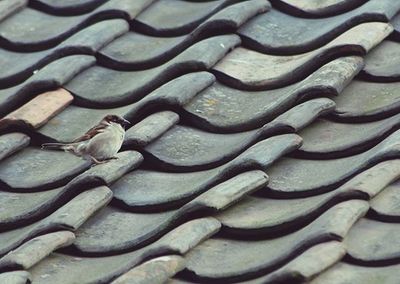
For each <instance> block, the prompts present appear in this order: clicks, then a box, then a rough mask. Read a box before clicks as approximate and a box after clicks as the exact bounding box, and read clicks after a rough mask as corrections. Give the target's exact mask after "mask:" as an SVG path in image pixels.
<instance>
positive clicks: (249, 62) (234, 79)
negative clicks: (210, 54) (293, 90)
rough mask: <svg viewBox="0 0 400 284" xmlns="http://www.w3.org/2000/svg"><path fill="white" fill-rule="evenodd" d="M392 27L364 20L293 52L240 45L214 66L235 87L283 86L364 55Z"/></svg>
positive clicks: (223, 78)
mask: <svg viewBox="0 0 400 284" xmlns="http://www.w3.org/2000/svg"><path fill="white" fill-rule="evenodd" d="M399 7H400V6H399ZM392 30H393V28H392V27H391V26H390V25H388V24H386V23H377V22H375V23H365V24H361V25H358V26H355V27H354V28H352V29H350V30H348V31H346V32H345V33H343V34H341V35H340V36H338V37H337V38H335V39H334V40H332V41H331V42H329V43H328V44H326V45H325V46H323V47H321V48H319V49H316V50H313V51H310V52H307V53H303V54H298V55H290V56H282V55H281V56H277V55H268V54H262V53H258V52H256V51H252V50H249V49H245V48H243V47H238V48H236V49H234V50H233V51H232V52H230V53H229V54H228V55H227V56H226V57H224V58H223V59H222V60H221V61H220V62H218V64H217V65H216V66H215V67H214V68H213V70H214V73H215V75H216V76H217V78H218V79H219V80H221V81H222V82H224V83H225V84H227V85H229V86H231V87H234V88H238V89H244V90H268V89H273V88H281V87H283V86H286V85H287V84H292V83H294V82H297V81H299V80H302V79H304V78H306V77H307V75H308V74H310V73H312V72H313V71H315V70H316V69H317V68H318V67H320V66H321V65H322V64H324V63H326V62H328V61H329V60H332V59H334V58H337V57H340V56H343V55H348V54H349V53H352V54H358V55H362V54H364V53H366V52H368V51H369V50H370V49H372V48H373V47H374V46H375V45H377V44H378V43H380V42H381V41H382V40H383V39H384V38H385V37H387V36H388V35H389V34H390V33H391V32H392Z"/></svg>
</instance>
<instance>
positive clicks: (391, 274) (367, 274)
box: [311, 262, 400, 284]
mask: <svg viewBox="0 0 400 284" xmlns="http://www.w3.org/2000/svg"><path fill="white" fill-rule="evenodd" d="M399 277H400V265H399V264H397V265H391V266H379V267H374V266H358V265H354V264H349V263H344V262H339V263H338V264H336V265H334V266H333V267H332V268H330V269H328V270H327V271H325V272H323V273H321V274H320V275H319V276H318V277H316V278H315V279H314V280H313V281H311V283H312V284H348V283H352V284H376V283H385V284H397V283H398V282H399Z"/></svg>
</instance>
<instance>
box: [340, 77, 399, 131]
mask: <svg viewBox="0 0 400 284" xmlns="http://www.w3.org/2000/svg"><path fill="white" fill-rule="evenodd" d="M399 86H400V83H399V82H394V83H374V82H365V81H358V80H354V81H352V82H351V83H350V84H349V85H348V86H347V87H346V88H345V89H344V90H343V92H342V93H341V94H340V96H338V97H336V98H334V99H333V100H334V101H335V103H336V110H335V111H334V112H333V113H332V117H333V118H334V119H335V120H338V121H343V122H346V121H348V122H352V123H354V122H368V121H373V120H380V119H382V118H385V117H388V116H391V115H394V114H397V113H398V110H399V106H400V100H399V98H400V93H399V92H398V89H399Z"/></svg>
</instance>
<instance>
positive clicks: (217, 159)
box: [128, 98, 335, 171]
mask: <svg viewBox="0 0 400 284" xmlns="http://www.w3.org/2000/svg"><path fill="white" fill-rule="evenodd" d="M334 107H335V104H334V103H333V102H332V101H331V100H329V99H327V98H320V99H314V100H310V101H307V102H305V103H302V104H299V105H298V106H295V107H294V108H292V109H290V110H288V111H287V112H285V113H283V114H282V115H280V116H278V117H277V118H276V119H274V120H273V121H271V122H270V123H267V124H265V125H264V126H263V127H261V128H259V129H256V130H252V131H247V132H240V133H232V134H218V133H211V132H205V131H202V130H198V129H196V128H192V127H189V126H183V125H182V126H181V125H177V126H174V127H173V128H171V129H170V130H169V131H167V133H165V134H164V135H162V136H161V137H160V138H159V139H157V140H156V141H154V142H153V143H151V144H150V145H149V146H147V147H146V148H145V151H146V153H147V154H150V155H151V157H147V159H150V158H151V160H148V161H150V162H151V164H152V165H153V166H159V167H161V168H163V169H166V170H174V171H179V170H185V171H187V170H191V171H194V170H204V169H207V168H210V167H216V166H220V165H222V164H224V163H226V162H228V161H229V160H230V159H232V158H234V157H235V156H237V155H239V154H240V152H242V151H244V150H245V149H246V148H247V147H249V146H251V145H252V144H254V143H255V142H257V141H260V140H262V139H265V138H267V137H270V136H273V135H276V134H281V133H289V132H293V131H297V130H299V129H301V128H303V127H305V126H306V125H308V124H309V123H310V122H311V121H312V120H313V119H315V118H316V117H318V116H320V115H322V114H324V113H327V112H329V111H331V110H333V108H334ZM129 131H130V130H129ZM129 131H128V133H129Z"/></svg>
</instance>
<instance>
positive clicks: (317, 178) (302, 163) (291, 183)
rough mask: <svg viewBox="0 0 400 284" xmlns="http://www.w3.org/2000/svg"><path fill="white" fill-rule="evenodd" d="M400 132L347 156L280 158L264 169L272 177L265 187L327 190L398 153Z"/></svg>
mask: <svg viewBox="0 0 400 284" xmlns="http://www.w3.org/2000/svg"><path fill="white" fill-rule="evenodd" d="M399 135H400V131H396V132H394V133H393V134H391V135H390V136H389V137H388V138H386V139H385V140H383V141H382V142H381V143H379V144H378V145H376V146H375V147H373V148H371V149H370V150H368V151H366V152H363V153H361V154H358V155H354V156H350V157H346V158H339V159H331V160H305V159H292V158H283V159H280V160H279V161H278V162H277V163H275V164H274V165H273V166H272V167H270V168H269V170H268V172H267V173H268V175H269V176H270V178H271V180H270V182H269V184H268V188H269V189H271V190H272V191H273V194H276V195H279V196H281V195H290V196H292V197H294V196H304V195H308V194H311V195H313V194H316V193H318V192H326V191H330V190H332V189H333V188H335V187H336V186H338V185H340V184H341V183H343V182H345V181H346V180H347V179H349V178H350V177H352V176H353V175H355V174H357V173H359V172H361V171H362V170H365V169H367V168H369V167H371V166H372V165H375V164H376V163H378V162H381V161H384V160H389V159H393V158H396V157H399V155H400V152H399V151H400V147H399V146H400V144H399V142H398V140H399Z"/></svg>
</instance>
